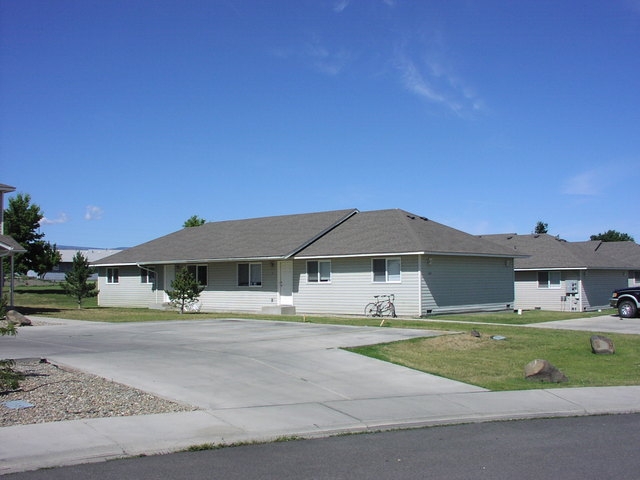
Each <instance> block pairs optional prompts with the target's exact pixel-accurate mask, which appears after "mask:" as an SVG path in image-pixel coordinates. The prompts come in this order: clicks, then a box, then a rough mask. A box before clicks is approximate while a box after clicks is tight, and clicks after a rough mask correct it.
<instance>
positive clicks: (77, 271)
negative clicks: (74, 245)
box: [62, 252, 98, 308]
mask: <svg viewBox="0 0 640 480" xmlns="http://www.w3.org/2000/svg"><path fill="white" fill-rule="evenodd" d="M92 274H93V268H91V267H90V266H89V260H87V258H86V257H85V256H84V255H83V254H82V252H78V253H76V254H75V255H74V257H73V263H72V264H71V270H69V271H68V272H67V273H66V274H65V275H64V279H65V281H64V282H63V284H62V288H63V289H64V291H65V292H66V294H67V295H70V296H72V297H73V298H75V300H76V301H77V302H78V308H81V307H82V299H83V298H90V297H95V296H96V295H98V290H97V289H96V283H95V282H90V281H89V277H91V275H92Z"/></svg>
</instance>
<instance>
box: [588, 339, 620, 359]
mask: <svg viewBox="0 0 640 480" xmlns="http://www.w3.org/2000/svg"><path fill="white" fill-rule="evenodd" d="M591 351H592V352H593V353H595V354H598V355H613V354H614V353H616V347H615V346H614V345H613V341H612V340H611V339H610V338H607V337H603V336H602V335H592V336H591Z"/></svg>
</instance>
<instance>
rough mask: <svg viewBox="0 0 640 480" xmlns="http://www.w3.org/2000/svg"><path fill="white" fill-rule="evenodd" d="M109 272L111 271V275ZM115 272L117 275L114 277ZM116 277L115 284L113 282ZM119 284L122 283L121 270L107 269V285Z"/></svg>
mask: <svg viewBox="0 0 640 480" xmlns="http://www.w3.org/2000/svg"><path fill="white" fill-rule="evenodd" d="M109 271H111V275H109ZM113 272H115V273H116V275H114V274H113ZM114 277H116V281H115V282H114V281H113V278H114ZM110 279H111V280H110ZM119 283H120V269H119V268H118V267H107V285H117V284H119Z"/></svg>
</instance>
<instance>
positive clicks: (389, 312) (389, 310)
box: [380, 302, 396, 317]
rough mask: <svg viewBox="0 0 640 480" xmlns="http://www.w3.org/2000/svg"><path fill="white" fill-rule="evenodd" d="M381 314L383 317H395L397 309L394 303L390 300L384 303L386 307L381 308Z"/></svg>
mask: <svg viewBox="0 0 640 480" xmlns="http://www.w3.org/2000/svg"><path fill="white" fill-rule="evenodd" d="M380 316H381V317H395V316H396V309H395V308H394V306H393V303H391V302H389V303H386V304H385V305H384V307H382V309H381V310H380Z"/></svg>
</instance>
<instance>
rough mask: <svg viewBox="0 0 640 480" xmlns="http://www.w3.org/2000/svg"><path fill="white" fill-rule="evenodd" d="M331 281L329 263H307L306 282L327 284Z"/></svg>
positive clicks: (314, 261)
mask: <svg viewBox="0 0 640 480" xmlns="http://www.w3.org/2000/svg"><path fill="white" fill-rule="evenodd" d="M330 281H331V262H330V261H328V260H326V261H316V260H313V261H309V262H307V282H310V283H318V282H319V283H328V282H330Z"/></svg>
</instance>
